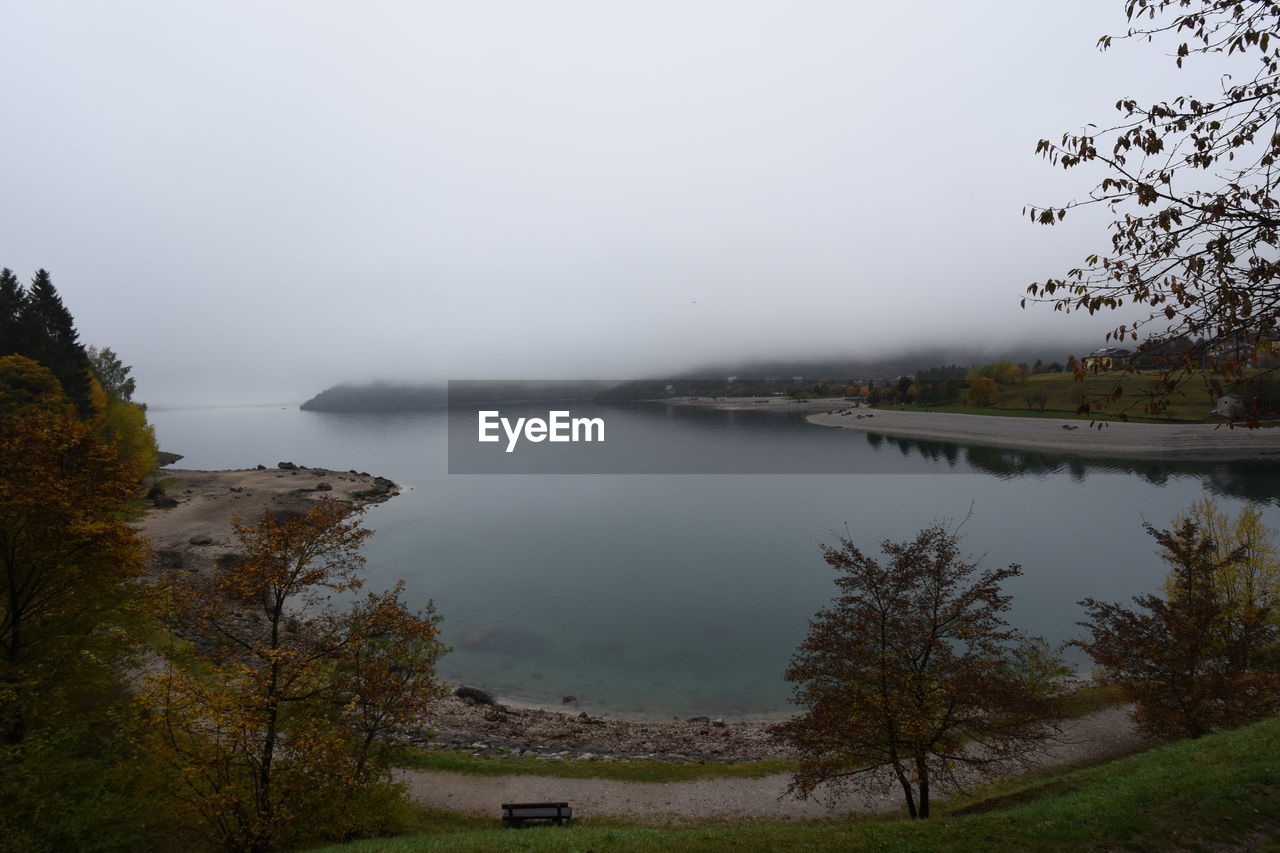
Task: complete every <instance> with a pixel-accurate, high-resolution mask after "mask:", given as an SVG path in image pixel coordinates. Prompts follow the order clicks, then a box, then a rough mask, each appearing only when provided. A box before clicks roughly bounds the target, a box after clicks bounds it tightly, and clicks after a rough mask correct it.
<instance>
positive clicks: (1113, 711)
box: [401, 708, 1144, 824]
mask: <svg viewBox="0 0 1280 853" xmlns="http://www.w3.org/2000/svg"><path fill="white" fill-rule="evenodd" d="M1143 743H1144V742H1143V740H1142V738H1141V737H1139V736H1138V734H1137V733H1136V732H1135V731H1134V729H1133V726H1132V724H1131V723H1130V721H1129V717H1128V709H1127V708H1109V709H1107V710H1104V711H1099V712H1097V713H1095V714H1090V715H1089V716H1086V717H1081V718H1080V719H1078V720H1071V721H1069V722H1068V723H1066V724H1065V725H1064V727H1063V735H1062V738H1061V739H1060V740H1058V741H1056V742H1054V743H1053V744H1050V745H1048V746H1046V748H1045V749H1044V751H1043V752H1042V753H1041V754H1040V755H1039V756H1037V757H1036V760H1035V763H1036V764H1037V765H1038V766H1052V765H1060V764H1070V763H1074V762H1078V761H1084V760H1087V759H1092V758H1104V757H1107V756H1111V755H1118V754H1122V753H1126V752H1130V751H1133V750H1135V749H1138V748H1139V747H1141V746H1142V745H1143ZM401 778H403V779H404V780H405V781H407V782H408V783H409V787H410V792H411V794H412V795H413V797H414V799H415V800H417V801H418V802H419V803H421V804H422V805H424V806H428V807H430V808H435V809H442V810H445V811H455V812H469V813H478V814H486V815H493V816H497V815H498V813H499V806H500V805H501V804H502V803H504V802H520V801H566V802H568V803H569V804H570V805H571V806H572V807H573V810H574V815H575V816H577V817H592V816H597V815H600V816H606V815H607V816H616V817H626V818H630V819H633V820H640V821H643V822H652V823H663V824H665V823H682V822H689V821H699V820H714V819H727V820H734V819H742V818H746V817H762V818H771V819H775V820H786V819H799V818H821V817H834V816H840V815H845V814H855V813H869V812H887V811H894V810H896V809H898V808H900V807H901V802H902V799H901V795H900V792H899V791H898V789H897V788H896V783H893V782H892V780H891V779H889V778H888V777H887V776H886V777H885V779H884V782H885V784H884V785H882V786H879V787H878V788H877V790H875V791H873V792H870V793H868V792H854V793H852V794H849V795H846V796H844V797H841V798H840V799H839V800H837V801H836V802H835V803H834V804H832V807H831V808H828V807H827V804H826V802H825V801H819V800H812V801H802V800H797V799H794V798H792V797H783V796H782V795H783V792H784V791H785V790H786V787H787V784H788V783H789V782H790V778H791V777H790V776H788V775H786V774H778V775H773V776H764V777H761V778H758V779H705V780H699V781H696V782H660V783H650V782H616V781H612V780H605V779H561V778H555V777H550V776H468V775H464V774H456V773H444V772H437V771H422V770H405V771H401ZM942 795H943V796H945V791H944V792H943V794H942Z"/></svg>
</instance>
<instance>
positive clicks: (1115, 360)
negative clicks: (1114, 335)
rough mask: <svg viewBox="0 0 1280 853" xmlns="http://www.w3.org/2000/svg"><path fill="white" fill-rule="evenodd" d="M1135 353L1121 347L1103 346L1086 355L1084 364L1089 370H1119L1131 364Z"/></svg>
mask: <svg viewBox="0 0 1280 853" xmlns="http://www.w3.org/2000/svg"><path fill="white" fill-rule="evenodd" d="M1132 357H1133V353H1131V352H1129V350H1127V349H1121V348H1120V347H1103V348H1102V349H1096V350H1094V351H1093V352H1091V353H1089V354H1088V355H1086V356H1085V357H1084V366H1085V368H1086V369H1088V370H1093V369H1094V368H1095V367H1096V368H1097V369H1098V370H1119V369H1121V368H1123V367H1125V366H1127V365H1128V364H1129V359H1130V358H1132Z"/></svg>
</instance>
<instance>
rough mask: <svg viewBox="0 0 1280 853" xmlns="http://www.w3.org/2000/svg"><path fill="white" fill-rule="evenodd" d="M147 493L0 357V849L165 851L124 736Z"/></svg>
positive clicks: (18, 366)
mask: <svg viewBox="0 0 1280 853" xmlns="http://www.w3.org/2000/svg"><path fill="white" fill-rule="evenodd" d="M137 491H138V485H137V481H136V479H135V478H134V477H133V475H132V472H131V471H130V470H128V468H127V467H126V466H124V465H122V464H121V463H120V461H119V459H118V457H117V456H116V454H115V452H114V450H113V449H112V448H110V447H108V446H105V445H103V444H102V443H101V441H99V440H98V438H97V436H96V435H95V434H94V431H93V429H92V427H91V426H90V425H89V424H86V423H84V422H82V421H80V420H79V419H78V418H77V417H76V416H75V411H74V407H73V406H72V405H71V403H70V402H69V401H68V400H67V398H66V397H65V395H64V394H63V393H62V389H61V387H60V385H59V384H58V381H57V379H55V378H54V376H53V375H52V374H51V373H50V372H49V371H48V370H46V369H45V368H43V367H41V366H39V365H37V364H35V362H33V361H31V360H29V359H26V358H22V357H20V356H8V357H5V358H0V803H3V804H4V808H3V809H0V850H6V851H7V850H14V851H19V850H20V851H23V853H57V851H63V850H88V849H93V850H99V851H103V853H106V851H114V850H119V851H129V850H139V849H155V846H154V842H155V838H154V836H151V835H149V833H150V832H151V830H152V829H153V828H154V827H155V825H156V822H155V821H153V820H150V819H149V818H148V817H147V815H148V814H149V805H150V802H149V800H148V797H147V793H146V791H147V782H146V780H145V778H144V776H145V774H142V773H140V772H139V767H138V766H137V765H136V764H135V763H134V759H135V757H136V756H135V755H134V754H133V753H132V751H131V746H130V743H129V739H128V737H127V735H126V732H128V731H129V730H130V729H131V726H132V714H131V711H130V700H129V695H128V682H127V677H126V672H127V671H128V667H130V666H131V665H132V662H133V651H134V649H136V648H137V647H138V645H140V643H141V640H142V638H143V637H144V636H145V631H146V627H147V614H148V612H149V607H148V601H147V598H146V596H145V588H144V587H143V586H142V585H141V584H139V583H137V580H138V578H139V577H140V576H141V574H142V570H143V560H144V557H145V547H144V543H143V542H142V540H141V539H140V538H139V537H138V535H137V534H136V532H135V531H134V530H133V528H132V527H130V525H129V524H128V521H127V516H126V515H125V514H124V513H122V511H121V510H122V507H123V505H124V504H125V502H126V501H128V500H129V499H130V498H131V497H133V496H134V495H135V493H136V492H137Z"/></svg>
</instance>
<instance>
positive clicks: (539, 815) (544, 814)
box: [502, 803, 573, 826]
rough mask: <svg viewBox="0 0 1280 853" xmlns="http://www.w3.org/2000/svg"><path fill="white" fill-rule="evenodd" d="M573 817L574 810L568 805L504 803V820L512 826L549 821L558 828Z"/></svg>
mask: <svg viewBox="0 0 1280 853" xmlns="http://www.w3.org/2000/svg"><path fill="white" fill-rule="evenodd" d="M572 817H573V809H571V808H569V804H568V803H503V804H502V819H503V820H505V821H506V822H507V823H510V824H521V823H524V822H525V821H528V820H549V821H551V822H552V823H554V824H555V825H556V826H563V825H564V822H565V821H566V820H569V819H570V818H572Z"/></svg>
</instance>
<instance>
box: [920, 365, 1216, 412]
mask: <svg viewBox="0 0 1280 853" xmlns="http://www.w3.org/2000/svg"><path fill="white" fill-rule="evenodd" d="M1158 375H1159V373H1158V372H1157V371H1139V372H1138V373H1124V372H1122V371H1114V372H1111V373H1097V374H1090V375H1088V376H1086V377H1085V378H1084V379H1082V380H1080V381H1077V380H1076V378H1075V376H1074V375H1073V374H1070V373H1039V374H1036V375H1035V376H1029V377H1027V381H1026V382H1024V383H1023V384H1021V385H1010V386H1005V387H1002V388H1001V389H1000V400H999V403H998V405H997V406H996V407H993V408H969V407H967V406H964V405H957V406H930V407H925V406H908V407H907V408H908V409H924V408H928V409H929V410H931V411H935V412H959V413H961V414H978V415H1016V414H1020V415H1022V416H1024V417H1026V416H1032V417H1035V416H1043V417H1055V418H1062V417H1084V418H1089V417H1090V416H1088V415H1080V416H1077V415H1076V414H1075V410H1076V407H1077V406H1079V405H1080V395H1082V394H1083V395H1086V396H1087V397H1088V398H1089V399H1090V400H1091V401H1092V400H1096V399H1098V398H1099V397H1102V396H1104V395H1106V394H1108V393H1110V391H1111V389H1112V388H1114V387H1115V386H1116V384H1117V383H1120V384H1123V386H1124V390H1125V394H1124V396H1123V397H1122V398H1121V399H1120V400H1118V401H1116V402H1113V403H1109V404H1108V405H1107V407H1106V410H1105V412H1106V413H1107V415H1106V416H1104V415H1098V414H1095V415H1093V416H1092V417H1093V419H1095V420H1098V419H1102V420H1105V419H1108V418H1109V416H1110V415H1113V414H1115V413H1117V412H1120V411H1125V412H1126V413H1127V414H1128V416H1129V420H1134V421H1141V420H1146V419H1150V418H1151V417H1152V416H1150V415H1148V414H1146V413H1145V412H1144V411H1143V403H1144V402H1145V400H1146V396H1145V395H1144V394H1143V391H1144V389H1146V388H1147V387H1148V386H1150V385H1151V383H1152V381H1153V380H1154V379H1155V377H1157V376H1158ZM1037 392H1044V394H1045V396H1046V397H1047V398H1048V399H1047V400H1046V402H1045V412H1044V414H1043V415H1040V413H1039V412H1031V411H1028V409H1027V403H1026V397H1027V395H1028V394H1034V393H1037ZM961 394H962V398H963V394H964V392H961ZM1213 406H1214V401H1213V398H1212V397H1211V396H1210V395H1209V392H1208V391H1207V389H1206V388H1205V386H1204V383H1203V382H1202V381H1200V379H1199V378H1198V377H1192V378H1190V379H1188V380H1187V381H1186V382H1185V383H1184V384H1183V387H1182V388H1181V389H1180V390H1179V391H1178V392H1177V393H1175V394H1174V395H1173V396H1172V397H1170V398H1169V409H1168V411H1167V412H1165V413H1164V414H1162V415H1160V416H1159V418H1158V419H1159V420H1161V421H1168V420H1175V421H1186V422H1201V421H1210V420H1215V419H1213V418H1211V417H1210V416H1209V411H1210V410H1211V409H1212V408H1213Z"/></svg>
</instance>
